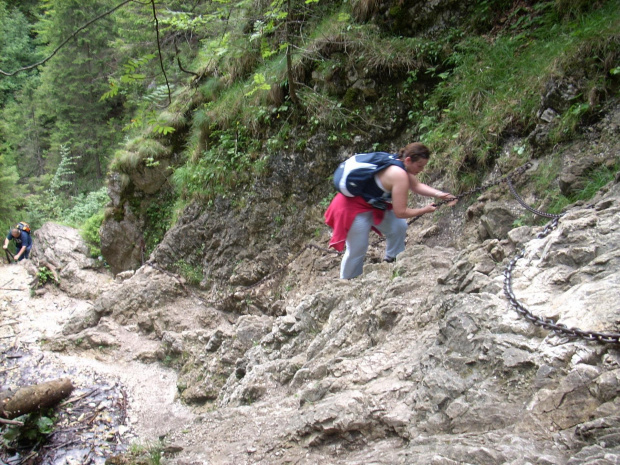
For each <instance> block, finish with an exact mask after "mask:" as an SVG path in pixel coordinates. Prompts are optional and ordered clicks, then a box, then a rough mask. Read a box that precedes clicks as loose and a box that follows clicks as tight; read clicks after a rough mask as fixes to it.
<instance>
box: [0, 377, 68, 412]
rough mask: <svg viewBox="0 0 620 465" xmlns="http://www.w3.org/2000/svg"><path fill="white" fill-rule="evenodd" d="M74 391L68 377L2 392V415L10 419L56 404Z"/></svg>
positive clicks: (0, 402) (0, 400)
mask: <svg viewBox="0 0 620 465" xmlns="http://www.w3.org/2000/svg"><path fill="white" fill-rule="evenodd" d="M71 391H73V384H71V380H70V379H68V378H63V379H57V380H54V381H48V382H47V383H41V384H35V385H33V386H26V387H23V388H20V389H18V390H17V391H15V392H13V391H3V392H0V417H2V418H7V419H9V420H11V419H13V418H17V417H19V416H22V415H25V414H27V413H32V412H36V411H37V410H39V409H42V408H48V407H52V406H54V405H56V404H57V403H58V402H60V401H61V400H62V399H64V398H65V397H68V396H69V394H71Z"/></svg>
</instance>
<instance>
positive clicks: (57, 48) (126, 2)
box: [0, 0, 134, 76]
mask: <svg viewBox="0 0 620 465" xmlns="http://www.w3.org/2000/svg"><path fill="white" fill-rule="evenodd" d="M132 1H134V0H125V1H124V2H122V3H119V4H118V5H116V6H115V7H114V8H112V9H111V10H108V11H106V12H104V13H102V14H100V15H99V16H97V17H96V18H94V19H91V20H90V21H88V22H87V23H86V24H84V25H83V26H81V27H79V28H78V29H76V30H75V31H74V32H73V34H71V35H70V36H69V37H67V38H66V39H65V40H64V41H62V43H61V44H60V45H59V46H58V47H56V48H55V49H54V51H53V52H52V53H51V54H50V55H49V56H48V57H47V58H44V59H43V60H41V61H39V62H38V63H35V64H33V65H29V66H24V67H23V68H19V69H17V70H15V71H13V72H12V73H7V72H6V71H2V70H1V69H0V75H3V76H15V75H16V74H17V73H19V72H21V71H27V70H29V69H33V68H36V67H38V66H41V65H42V64H44V63H45V62H47V61H49V60H50V59H51V58H52V57H53V56H54V55H56V53H58V51H59V50H60V49H61V48H62V47H64V46H65V44H66V43H67V42H69V41H70V40H71V39H72V38H74V37H75V36H76V35H77V34H78V33H79V32H81V31H83V30H84V29H86V28H87V27H88V26H90V25H91V24H92V23H94V22H95V21H98V20H100V19H101V18H103V17H104V16H107V15H109V14H111V13H114V12H115V11H116V10H118V9H119V8H120V7H122V6H124V5H126V4H128V3H129V2H132Z"/></svg>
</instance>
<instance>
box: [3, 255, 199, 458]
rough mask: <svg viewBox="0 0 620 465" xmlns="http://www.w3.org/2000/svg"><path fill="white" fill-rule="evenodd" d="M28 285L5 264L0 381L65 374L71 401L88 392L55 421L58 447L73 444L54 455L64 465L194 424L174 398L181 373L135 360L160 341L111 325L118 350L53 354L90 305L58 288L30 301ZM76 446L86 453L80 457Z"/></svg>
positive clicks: (17, 269) (10, 383)
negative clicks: (67, 326) (58, 339)
mask: <svg viewBox="0 0 620 465" xmlns="http://www.w3.org/2000/svg"><path fill="white" fill-rule="evenodd" d="M31 280H32V278H31V276H29V275H28V273H27V271H26V269H25V268H24V266H22V264H19V263H18V264H13V265H7V264H3V265H0V353H1V354H2V356H1V358H0V360H1V362H0V384H1V385H2V389H6V388H14V387H19V386H23V385H27V384H33V383H38V382H43V381H48V380H51V379H56V378H59V377H65V376H68V377H69V378H71V380H72V382H73V384H74V386H75V390H74V393H73V395H74V396H75V395H76V394H77V395H79V394H83V393H90V394H89V395H88V396H86V397H85V398H84V400H83V401H82V403H81V404H75V408H74V410H75V412H68V413H67V412H65V414H66V418H64V419H61V421H60V422H59V423H58V424H57V428H56V432H55V433H54V434H55V436H56V442H60V441H61V440H65V441H67V442H70V443H71V444H68V445H67V446H66V447H64V448H62V447H59V448H57V449H54V453H55V454H56V455H58V454H59V453H63V454H64V455H65V459H66V461H67V463H70V462H71V461H70V460H69V459H68V458H69V457H70V456H71V457H74V460H77V462H76V463H79V461H80V460H85V458H86V456H85V455H84V454H86V453H88V454H91V456H90V460H91V461H92V462H93V463H103V462H102V461H101V460H103V458H102V457H103V456H104V455H108V454H111V453H116V452H121V451H122V450H124V449H126V448H127V446H128V445H130V444H131V443H132V442H134V441H136V440H137V438H140V440H141V441H144V440H147V441H149V440H157V439H158V438H159V437H160V436H162V435H165V434H167V433H168V432H169V431H171V430H173V429H178V428H182V427H183V426H184V425H185V424H187V423H189V422H191V421H192V420H193V417H194V416H193V415H192V413H191V412H190V411H189V409H187V408H186V407H185V406H183V405H182V404H181V403H180V402H178V401H177V400H176V393H177V387H176V381H177V376H176V373H175V372H174V371H173V370H170V369H166V368H165V367H162V366H161V365H159V364H145V363H141V362H138V361H136V360H134V358H133V357H134V356H133V355H132V354H135V353H137V352H138V351H134V350H132V349H133V348H136V347H140V348H142V350H144V347H148V346H149V345H153V344H155V342H154V341H150V340H145V339H144V338H143V337H141V336H140V335H139V334H138V333H137V332H131V331H129V330H127V329H126V328H122V327H118V326H117V325H115V324H114V323H113V322H109V331H110V333H111V334H113V335H114V338H115V340H116V342H117V345H115V346H114V347H100V348H98V349H93V350H88V351H81V350H80V351H68V352H73V354H65V353H56V352H52V351H50V350H48V349H47V348H46V341H48V340H51V339H53V338H54V337H55V336H56V335H58V334H59V333H60V332H61V330H62V325H63V323H64V322H65V321H67V320H68V319H69V318H70V317H71V316H72V315H73V314H75V313H76V312H78V313H79V312H81V311H82V310H84V309H86V308H87V307H88V306H90V305H91V303H90V302H87V301H82V300H77V299H74V298H71V297H69V296H67V295H66V294H65V293H63V292H60V291H58V290H57V289H49V290H48V292H46V293H44V294H43V295H42V296H31V291H30V289H29V287H28V283H29V282H30V281H31ZM61 410H62V409H61ZM89 410H90V411H89ZM80 416H81V417H80ZM89 419H90V420H89ZM68 431H70V432H71V433H72V434H67V432H68ZM112 437H114V440H113V441H111V438H112ZM60 445H62V443H61V444H60ZM71 448H73V449H76V448H77V449H80V450H84V451H86V452H84V454H82V455H81V456H80V454H79V453H77V454H76V452H75V450H70V449H71ZM93 451H94V452H93ZM56 458H57V457H56ZM95 458H97V460H95ZM56 461H57V460H54V462H51V461H50V462H49V463H56ZM46 463H48V462H46ZM62 463H65V462H62Z"/></svg>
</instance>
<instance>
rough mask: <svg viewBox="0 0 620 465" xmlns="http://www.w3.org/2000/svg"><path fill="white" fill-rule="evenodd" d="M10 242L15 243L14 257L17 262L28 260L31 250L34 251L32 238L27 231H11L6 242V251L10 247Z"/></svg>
mask: <svg viewBox="0 0 620 465" xmlns="http://www.w3.org/2000/svg"><path fill="white" fill-rule="evenodd" d="M9 241H13V242H15V251H16V254H15V255H14V256H13V258H14V259H15V261H20V260H23V259H24V258H28V257H29V255H30V249H32V237H30V234H28V233H27V232H26V231H20V230H19V229H17V228H15V229H11V230H10V231H9V234H8V235H7V236H6V239H5V240H4V247H3V248H4V249H5V250H6V249H7V248H8V247H9Z"/></svg>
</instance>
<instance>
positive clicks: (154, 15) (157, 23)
mask: <svg viewBox="0 0 620 465" xmlns="http://www.w3.org/2000/svg"><path fill="white" fill-rule="evenodd" d="M151 5H152V6H153V18H155V31H156V32H157V52H158V53H159V65H160V66H161V72H162V73H164V79H165V80H166V87H168V105H172V94H171V92H170V83H169V82H168V76H166V70H165V69H164V60H163V58H162V56H161V46H160V45H159V21H158V19H157V11H156V10H155V0H151Z"/></svg>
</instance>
